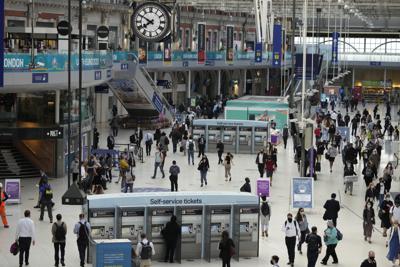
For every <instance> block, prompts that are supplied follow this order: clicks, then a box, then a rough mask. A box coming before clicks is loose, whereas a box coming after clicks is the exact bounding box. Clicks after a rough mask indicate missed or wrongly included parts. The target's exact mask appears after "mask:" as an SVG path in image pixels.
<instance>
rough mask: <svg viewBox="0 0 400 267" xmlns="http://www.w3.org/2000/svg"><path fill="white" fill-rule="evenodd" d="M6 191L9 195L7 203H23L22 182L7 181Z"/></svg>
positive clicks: (16, 180) (15, 180)
mask: <svg viewBox="0 0 400 267" xmlns="http://www.w3.org/2000/svg"><path fill="white" fill-rule="evenodd" d="M4 191H6V193H7V194H8V200H7V203H10V204H11V203H20V202H21V180H20V179H6V180H5V182H4Z"/></svg>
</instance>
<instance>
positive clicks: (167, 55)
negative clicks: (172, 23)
mask: <svg viewBox="0 0 400 267" xmlns="http://www.w3.org/2000/svg"><path fill="white" fill-rule="evenodd" d="M163 59H164V64H171V60H172V45H171V38H168V39H167V40H165V41H164V56H163Z"/></svg>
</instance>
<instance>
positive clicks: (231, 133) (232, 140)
mask: <svg viewBox="0 0 400 267" xmlns="http://www.w3.org/2000/svg"><path fill="white" fill-rule="evenodd" d="M222 142H223V143H224V150H225V152H231V153H236V127H224V130H223V133H222Z"/></svg>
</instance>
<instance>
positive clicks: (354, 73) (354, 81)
mask: <svg viewBox="0 0 400 267" xmlns="http://www.w3.org/2000/svg"><path fill="white" fill-rule="evenodd" d="M352 75H353V81H352V83H353V88H354V86H355V83H356V70H355V69H354V68H353V71H352Z"/></svg>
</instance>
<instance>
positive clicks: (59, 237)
mask: <svg viewBox="0 0 400 267" xmlns="http://www.w3.org/2000/svg"><path fill="white" fill-rule="evenodd" d="M56 219H57V221H56V222H55V223H53V226H52V227H51V234H52V235H53V239H52V241H53V244H54V262H55V264H54V266H55V267H58V264H59V263H61V265H62V266H65V261H64V256H65V241H66V238H65V237H66V235H67V225H66V224H65V223H64V222H63V221H62V216H61V214H57V215H56ZM60 254H61V255H60Z"/></svg>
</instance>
